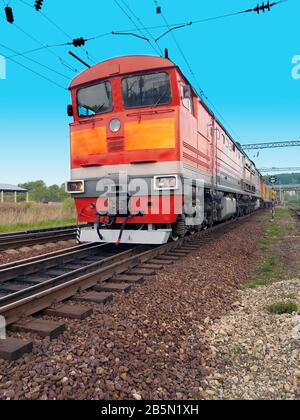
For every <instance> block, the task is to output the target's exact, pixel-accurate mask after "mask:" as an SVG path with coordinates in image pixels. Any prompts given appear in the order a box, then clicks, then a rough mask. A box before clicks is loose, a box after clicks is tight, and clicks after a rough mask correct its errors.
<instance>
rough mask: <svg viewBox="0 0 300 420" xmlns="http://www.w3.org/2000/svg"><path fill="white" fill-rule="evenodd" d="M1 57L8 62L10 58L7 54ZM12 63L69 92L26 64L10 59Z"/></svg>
mask: <svg viewBox="0 0 300 420" xmlns="http://www.w3.org/2000/svg"><path fill="white" fill-rule="evenodd" d="M1 55H2V56H3V57H4V58H5V59H7V60H8V57H6V56H5V54H3V53H1ZM10 61H12V62H13V63H15V64H17V65H18V66H21V67H23V68H24V69H26V70H28V71H30V72H31V73H33V74H35V75H37V76H39V77H41V78H42V79H44V80H46V81H47V82H49V83H51V84H53V85H55V86H57V87H58V88H60V89H63V90H64V91H68V89H67V88H66V87H64V86H62V85H61V84H59V83H57V82H55V81H54V80H52V79H50V78H49V77H47V76H45V75H43V74H41V73H39V72H38V71H36V70H34V69H31V68H30V67H28V66H26V65H25V64H23V63H20V62H19V61H17V60H15V59H14V58H10Z"/></svg>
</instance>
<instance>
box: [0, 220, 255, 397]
mask: <svg viewBox="0 0 300 420" xmlns="http://www.w3.org/2000/svg"><path fill="white" fill-rule="evenodd" d="M261 234H262V226H261V224H259V223H257V221H256V219H255V217H253V218H251V219H250V220H248V221H246V222H244V224H237V225H236V226H235V228H234V230H232V231H231V232H229V233H227V234H225V235H223V236H222V237H221V238H218V239H217V240H216V241H212V242H211V241H210V242H209V243H207V244H205V245H202V246H201V248H199V251H196V252H194V253H193V254H191V255H190V256H189V257H186V258H183V259H179V260H178V261H177V262H176V263H175V265H174V266H172V267H171V268H166V269H165V270H164V271H161V272H160V273H158V274H157V275H156V276H155V277H153V278H150V279H147V280H146V282H145V284H143V285H140V286H134V287H133V288H132V290H131V292H130V293H129V294H127V295H124V294H118V295H115V297H114V301H113V303H112V304H108V305H106V306H101V305H93V306H94V310H95V312H94V314H93V315H92V316H91V318H89V319H87V320H85V321H83V322H79V321H70V320H68V321H67V331H66V332H65V333H64V334H63V335H62V336H60V337H59V338H58V339H56V340H53V341H52V342H49V341H48V340H47V339H45V340H43V341H41V340H38V339H37V338H35V339H34V353H33V354H30V355H26V356H25V357H24V358H22V359H20V360H19V361H17V362H13V363H8V362H1V368H0V372H1V373H0V398H2V399H83V398H87V399H136V400H139V399H178V400H180V399H186V398H189V399H194V398H199V389H200V388H201V386H202V385H203V378H204V377H205V376H206V375H208V374H209V373H210V372H209V370H208V369H207V367H206V360H207V357H208V354H207V343H206V336H205V334H204V333H205V329H206V328H207V326H208V325H209V323H210V321H211V320H214V319H217V318H218V317H220V316H222V315H224V314H225V313H226V311H228V310H229V309H231V308H233V307H234V304H235V302H236V300H237V298H238V289H239V288H240V286H241V284H242V283H243V282H244V281H245V279H246V278H247V276H248V273H249V271H250V269H251V265H252V264H253V257H252V254H253V251H254V250H255V243H256V241H257V239H258V238H259V237H260V236H261ZM14 336H16V334H15V335H14ZM22 337H26V335H25V334H22ZM27 337H30V336H29V335H27Z"/></svg>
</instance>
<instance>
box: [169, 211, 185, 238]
mask: <svg viewBox="0 0 300 420" xmlns="http://www.w3.org/2000/svg"><path fill="white" fill-rule="evenodd" d="M185 234H186V226H185V218H184V217H183V216H179V217H178V219H177V222H176V223H175V224H174V226H173V230H172V235H171V238H172V239H173V241H178V239H180V238H183V237H184V236H185Z"/></svg>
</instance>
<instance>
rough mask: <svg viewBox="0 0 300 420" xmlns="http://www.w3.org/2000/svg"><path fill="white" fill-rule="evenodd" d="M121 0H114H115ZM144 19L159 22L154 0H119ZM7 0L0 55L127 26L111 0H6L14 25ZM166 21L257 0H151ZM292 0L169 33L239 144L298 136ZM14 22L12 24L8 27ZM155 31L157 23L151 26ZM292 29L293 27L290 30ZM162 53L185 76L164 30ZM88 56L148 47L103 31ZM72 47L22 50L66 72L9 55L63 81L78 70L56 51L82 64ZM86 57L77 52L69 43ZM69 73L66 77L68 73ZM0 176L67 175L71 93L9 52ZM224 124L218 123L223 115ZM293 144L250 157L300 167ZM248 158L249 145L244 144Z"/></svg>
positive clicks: (298, 8) (299, 86) (0, 95)
mask: <svg viewBox="0 0 300 420" xmlns="http://www.w3.org/2000/svg"><path fill="white" fill-rule="evenodd" d="M118 1H119V2H120V1H121V0H118ZM125 2H126V3H127V4H128V5H129V7H130V8H131V9H132V10H133V11H134V12H135V13H136V15H137V16H138V17H139V18H140V20H141V21H142V22H143V24H144V25H146V26H156V25H162V24H164V22H163V21H162V18H161V16H158V15H156V13H155V4H154V1H153V0H125ZM5 3H6V0H5V1H4V0H2V1H1V0H0V9H1V10H0V28H1V39H0V44H1V45H0V55H1V54H2V55H6V56H11V55H14V53H12V52H11V51H9V50H8V49H7V48H4V46H5V47H9V48H11V49H13V50H16V51H18V52H24V51H28V50H31V49H35V48H38V47H39V46H40V45H39V44H38V42H36V41H35V40H34V39H32V38H30V37H29V36H27V35H26V34H25V33H24V32H22V31H21V30H23V31H25V32H26V33H27V34H29V35H31V37H33V38H35V39H36V40H37V41H39V42H41V43H43V44H44V45H54V44H61V43H65V42H68V41H69V38H68V37H67V36H66V34H68V35H70V37H71V38H72V39H73V38H74V37H80V36H83V37H92V36H94V35H98V34H103V33H106V32H111V31H113V30H114V31H118V30H125V29H130V28H133V27H134V25H133V23H132V22H130V21H129V19H128V17H126V16H125V14H124V13H123V12H122V11H121V10H120V9H119V8H118V7H117V5H116V3H115V1H114V0H106V1H105V2H102V1H101V2H100V1H99V0H90V1H89V2H83V1H79V0H73V1H70V0H69V1H66V2H61V1H59V0H51V2H50V1H49V0H45V1H44V6H43V13H44V14H45V16H46V17H47V18H49V19H51V20H52V21H53V22H55V23H56V24H57V25H58V26H59V27H61V28H62V29H63V30H64V31H65V33H66V34H64V33H62V32H61V31H59V30H58V29H57V28H55V27H54V26H53V25H52V24H51V23H50V22H49V20H47V19H46V18H45V17H43V16H42V15H41V14H39V13H37V12H36V11H35V10H34V9H33V8H30V7H28V5H26V4H25V3H28V4H29V5H32V4H33V3H34V1H33V0H24V1H23V0H11V2H10V5H11V7H12V8H13V10H14V15H15V24H13V25H10V24H8V23H7V22H6V21H5V20H4V19H3V18H2V16H3V15H4V11H3V9H4V4H5ZM158 4H159V5H160V6H161V7H162V10H163V12H164V16H165V17H166V19H167V21H168V22H169V23H181V22H185V21H191V20H198V19H201V18H206V17H211V16H218V15H223V14H227V13H231V12H235V11H239V10H244V9H248V8H252V7H255V6H256V4H257V1H256V0H215V1H214V2H207V1H204V0H185V2H183V1H182V0H172V1H171V0H159V1H158ZM299 12H300V2H299V0H289V1H288V2H287V3H284V4H281V5H279V6H276V7H274V8H273V9H272V11H271V12H270V13H266V14H265V15H259V16H258V15H256V14H255V13H248V14H246V15H240V16H237V17H229V18H226V19H223V20H216V21H211V22H207V23H202V24H198V25H193V26H191V27H188V28H184V29H180V30H178V31H176V32H174V34H175V35H176V39H177V41H178V42H179V44H180V45H181V47H182V48H183V50H184V53H185V55H186V57H187V59H188V61H189V63H190V65H191V67H192V69H193V71H194V73H195V75H196V77H197V79H198V81H199V83H200V85H201V87H202V88H203V90H204V91H205V92H206V94H207V96H208V97H209V99H210V100H211V102H212V103H213V104H214V105H215V106H216V108H217V109H218V111H220V112H221V114H222V115H223V116H224V118H225V119H226V121H227V122H228V123H229V125H230V127H229V131H232V132H233V134H234V136H235V138H236V139H237V140H238V141H240V142H241V143H248V142H262V141H269V140H270V141H273V140H298V139H299V137H300V135H299V133H300V130H299V125H300V118H299V109H300V108H299V107H300V94H299V93H300V79H299V80H294V79H293V78H292V75H291V72H292V67H293V65H292V58H293V56H295V55H300V40H299V32H298V31H297V29H298V28H299ZM16 25H18V27H19V28H21V30H20V29H18V28H17V27H16ZM152 32H153V35H154V36H156V35H157V36H159V35H160V34H161V32H162V30H161V29H158V30H153V31H152ZM297 32H298V33H297ZM160 46H161V47H162V48H165V47H168V48H169V53H170V57H171V58H172V59H173V61H175V62H176V63H177V64H179V66H181V67H182V69H183V71H184V73H185V74H186V75H187V77H188V78H190V79H192V78H191V76H190V74H189V71H188V69H187V66H186V63H185V62H184V60H183V58H182V56H181V55H180V53H179V51H178V50H177V48H176V45H175V44H174V41H173V39H172V37H171V36H170V35H168V36H166V37H165V38H163V39H162V40H161V42H160ZM86 48H87V50H88V51H89V54H90V56H91V57H93V58H94V59H95V60H96V61H102V60H105V59H107V58H111V57H114V56H119V55H127V54H154V52H153V50H152V49H151V47H150V46H149V45H148V43H146V42H145V41H143V40H140V39H137V38H133V37H127V36H126V37H125V36H113V35H110V36H106V37H103V38H99V39H97V40H94V41H90V42H89V43H87V46H86ZM69 50H70V47H66V46H63V47H56V48H52V49H51V51H52V53H54V54H56V55H53V54H51V52H49V50H47V49H44V50H40V51H36V52H34V53H31V54H29V55H28V57H30V58H32V59H34V60H37V61H39V62H41V63H43V64H44V65H46V66H48V67H51V68H52V69H54V70H55V71H57V72H59V73H62V74H63V75H64V76H65V77H63V76H61V75H58V74H56V73H54V72H51V71H50V70H48V69H45V68H43V67H40V66H39V65H37V64H35V63H32V62H29V61H28V60H26V59H25V58H23V57H16V58H15V60H17V61H18V62H20V63H22V64H24V65H26V66H28V67H30V68H31V69H33V70H35V71H37V72H40V73H42V74H43V75H44V76H46V77H48V78H51V79H53V80H54V81H55V82H57V83H59V84H61V85H62V86H65V87H67V86H68V85H69V81H70V80H71V79H72V78H73V77H74V76H75V75H76V74H75V73H74V72H73V71H72V70H70V69H69V68H67V67H65V66H63V65H62V64H61V62H60V61H59V58H58V57H61V58H62V59H63V60H65V61H66V62H67V63H68V64H69V65H70V66H71V67H72V68H76V69H77V70H78V71H79V72H80V71H82V70H84V67H83V66H82V65H81V64H80V63H77V62H76V61H74V60H73V59H72V58H71V57H69V56H68V51H69ZM73 51H74V52H76V53H77V54H78V55H80V56H81V57H82V58H84V59H85V60H86V59H87V57H86V55H85V52H84V51H82V50H80V49H75V48H73ZM68 79H69V80H68ZM0 99H1V100H0V128H1V129H0V145H1V149H0V150H1V162H0V182H7V183H21V182H25V181H29V180H35V179H44V180H45V181H46V182H47V184H53V183H62V182H64V181H65V180H66V179H68V177H69V127H68V124H69V122H70V120H69V118H68V117H66V106H67V104H68V103H69V102H70V98H69V93H68V92H67V91H64V90H63V89H60V88H58V87H56V86H55V85H52V84H51V83H49V82H47V81H46V80H43V79H41V78H39V77H38V76H37V75H35V74H32V73H31V72H29V71H28V70H26V69H24V68H22V67H20V66H18V65H17V64H15V63H13V62H10V61H7V78H6V80H1V79H0ZM225 125H226V124H225ZM299 152H300V150H299V148H293V149H277V150H271V151H270V150H269V151H267V150H266V151H261V153H260V157H259V158H258V159H255V160H256V162H257V164H258V166H259V167H262V166H271V167H273V166H280V167H284V166H300V159H299ZM249 154H250V157H254V154H255V153H254V152H250V153H249Z"/></svg>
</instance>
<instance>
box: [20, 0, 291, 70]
mask: <svg viewBox="0 0 300 420" xmlns="http://www.w3.org/2000/svg"><path fill="white" fill-rule="evenodd" d="M20 1H22V2H23V3H26V2H25V0H20ZM287 1H289V0H281V1H277V2H275V3H272V4H271V6H272V5H277V4H280V3H286V2H287ZM121 7H122V6H121ZM128 7H129V6H128ZM121 10H122V11H123V13H125V14H126V16H127V17H128V19H129V20H130V21H131V22H133V23H134V21H133V19H132V17H131V16H130V15H129V14H128V13H127V12H126V10H125V9H124V8H123V7H122V9H121ZM130 11H131V12H133V11H132V9H131V8H130ZM250 11H251V12H253V11H255V8H254V9H247V10H243V11H239V12H233V13H227V14H223V15H218V16H213V17H209V18H202V19H198V20H195V21H189V22H181V23H180V22H179V23H178V22H177V23H172V24H165V25H154V26H148V27H147V26H144V25H142V27H143V30H144V31H146V32H147V31H149V32H150V31H152V30H156V29H167V31H166V32H164V33H163V34H161V35H160V36H159V37H158V38H156V41H158V40H160V39H161V38H163V37H164V36H166V35H167V34H168V33H169V32H173V31H175V30H176V29H181V28H184V27H191V26H192V25H197V24H200V23H205V22H210V21H214V20H220V19H224V18H228V17H232V16H238V15H242V14H245V13H249V12H250ZM136 19H139V18H138V17H137V16H136ZM139 21H140V23H141V24H142V22H141V20H139ZM53 23H54V24H55V22H53ZM134 25H135V28H131V29H120V30H115V31H110V32H104V33H101V34H98V35H94V36H90V37H87V38H85V39H84V41H85V43H86V42H90V41H95V40H97V39H100V38H104V37H107V36H110V35H116V33H118V34H121V33H126V32H127V33H131V34H133V33H135V32H141V28H139V27H138V26H137V25H136V24H134ZM60 30H62V31H63V32H64V33H65V31H64V30H63V29H62V28H60ZM65 34H66V36H68V38H70V36H69V35H68V34H67V33H65ZM149 36H150V35H149ZM150 37H151V36H150ZM144 38H145V37H144ZM153 39H154V40H155V38H153ZM72 44H73V42H66V43H63V44H57V45H43V46H42V47H40V48H38V49H32V50H28V51H25V52H23V53H22V54H21V55H25V54H30V53H31V52H35V51H38V50H42V49H49V50H50V49H51V48H55V47H61V46H67V45H72ZM156 44H157V47H158V48H159V49H160V52H161V48H160V46H159V45H158V43H156ZM16 56H17V55H16ZM60 60H61V58H60ZM73 71H74V70H73ZM76 71H77V70H76Z"/></svg>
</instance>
